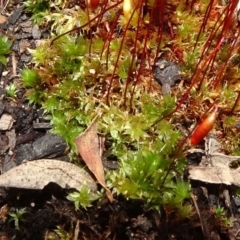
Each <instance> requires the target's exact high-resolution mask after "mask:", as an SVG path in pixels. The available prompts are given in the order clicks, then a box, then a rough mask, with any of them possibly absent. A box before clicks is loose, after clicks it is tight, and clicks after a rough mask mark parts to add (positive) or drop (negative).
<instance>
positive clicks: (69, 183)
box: [0, 159, 97, 191]
mask: <svg viewBox="0 0 240 240" xmlns="http://www.w3.org/2000/svg"><path fill="white" fill-rule="evenodd" d="M51 182H53V183H56V184H58V185H59V186H61V187H62V188H75V189H79V188H81V186H83V185H86V186H87V187H88V188H89V189H91V190H92V191H96V190H97V185H96V183H95V181H94V180H93V179H92V177H91V176H90V174H89V173H87V171H85V170H84V169H82V168H80V167H77V166H76V165H74V164H72V163H68V162H64V161H60V160H55V159H39V160H34V161H26V162H24V163H22V164H21V165H19V166H17V167H15V168H12V169H10V170H9V171H7V172H5V173H4V174H2V175H0V186H1V187H14V188H26V189H43V188H44V187H45V186H46V185H48V184H49V183H51Z"/></svg>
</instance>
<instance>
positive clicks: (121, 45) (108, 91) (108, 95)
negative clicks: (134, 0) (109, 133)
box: [106, 8, 136, 105]
mask: <svg viewBox="0 0 240 240" xmlns="http://www.w3.org/2000/svg"><path fill="white" fill-rule="evenodd" d="M135 11H136V8H135V9H134V10H133V12H132V14H131V16H130V18H129V21H128V23H127V25H126V27H125V30H124V32H123V37H122V40H121V44H120V48H119V51H118V55H117V60H116V62H115V65H114V69H113V73H112V76H111V80H110V83H109V86H108V89H107V96H106V103H107V105H109V97H110V91H111V88H112V84H113V79H114V75H115V73H116V69H117V66H118V61H119V58H120V55H121V52H122V48H123V43H124V39H125V37H126V32H127V30H128V27H129V25H130V23H131V20H132V18H133V15H134V13H135Z"/></svg>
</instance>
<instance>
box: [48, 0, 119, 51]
mask: <svg viewBox="0 0 240 240" xmlns="http://www.w3.org/2000/svg"><path fill="white" fill-rule="evenodd" d="M122 2H123V0H120V1H119V2H117V3H115V4H113V5H112V6H110V7H108V8H107V9H106V12H107V11H109V10H111V9H112V8H115V7H116V6H118V5H119V4H121V3H122ZM102 14H103V13H102V12H101V13H99V14H98V15H97V16H95V17H94V18H92V19H91V20H89V21H88V22H87V23H85V24H83V25H82V26H80V27H75V28H73V29H71V30H69V31H67V32H65V33H63V34H61V35H59V36H57V37H55V38H54V39H53V40H52V41H51V42H50V46H52V45H53V44H54V42H55V41H56V40H58V39H59V38H61V37H63V36H65V35H67V34H69V33H72V32H75V31H80V30H81V29H82V28H84V27H86V26H88V25H89V23H91V22H93V21H95V20H96V19H98V18H99V17H101V16H102Z"/></svg>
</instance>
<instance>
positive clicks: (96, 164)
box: [75, 117, 113, 201]
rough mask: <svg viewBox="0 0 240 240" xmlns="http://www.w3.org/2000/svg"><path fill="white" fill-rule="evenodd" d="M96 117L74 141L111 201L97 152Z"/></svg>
mask: <svg viewBox="0 0 240 240" xmlns="http://www.w3.org/2000/svg"><path fill="white" fill-rule="evenodd" d="M97 127H98V125H97V117H96V118H94V120H93V121H92V123H91V124H90V126H89V127H88V128H87V129H86V130H85V131H84V133H82V134H81V135H80V136H78V137H77V138H76V139H75V143H76V146H77V149H78V152H79V153H80V155H81V157H82V159H83V160H84V162H85V163H86V165H87V166H88V168H89V170H90V171H91V172H92V173H93V174H94V176H95V177H96V179H97V180H98V182H99V183H100V184H101V185H102V186H103V187H104V188H105V189H106V191H107V195H108V198H109V200H110V201H113V197H112V194H111V192H110V190H109V189H108V188H107V187H106V183H105V177H104V169H103V164H102V159H101V157H100V152H99V143H98V135H97Z"/></svg>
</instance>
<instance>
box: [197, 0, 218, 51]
mask: <svg viewBox="0 0 240 240" xmlns="http://www.w3.org/2000/svg"><path fill="white" fill-rule="evenodd" d="M213 2H214V0H211V2H210V3H209V4H208V7H207V11H206V12H205V14H204V18H203V22H202V24H201V27H200V30H199V32H198V35H197V39H196V42H195V44H194V46H193V51H194V50H195V49H196V46H197V43H198V40H199V38H200V35H201V33H203V32H204V30H205V27H206V24H207V21H208V19H209V14H210V12H211V10H212V5H213Z"/></svg>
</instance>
